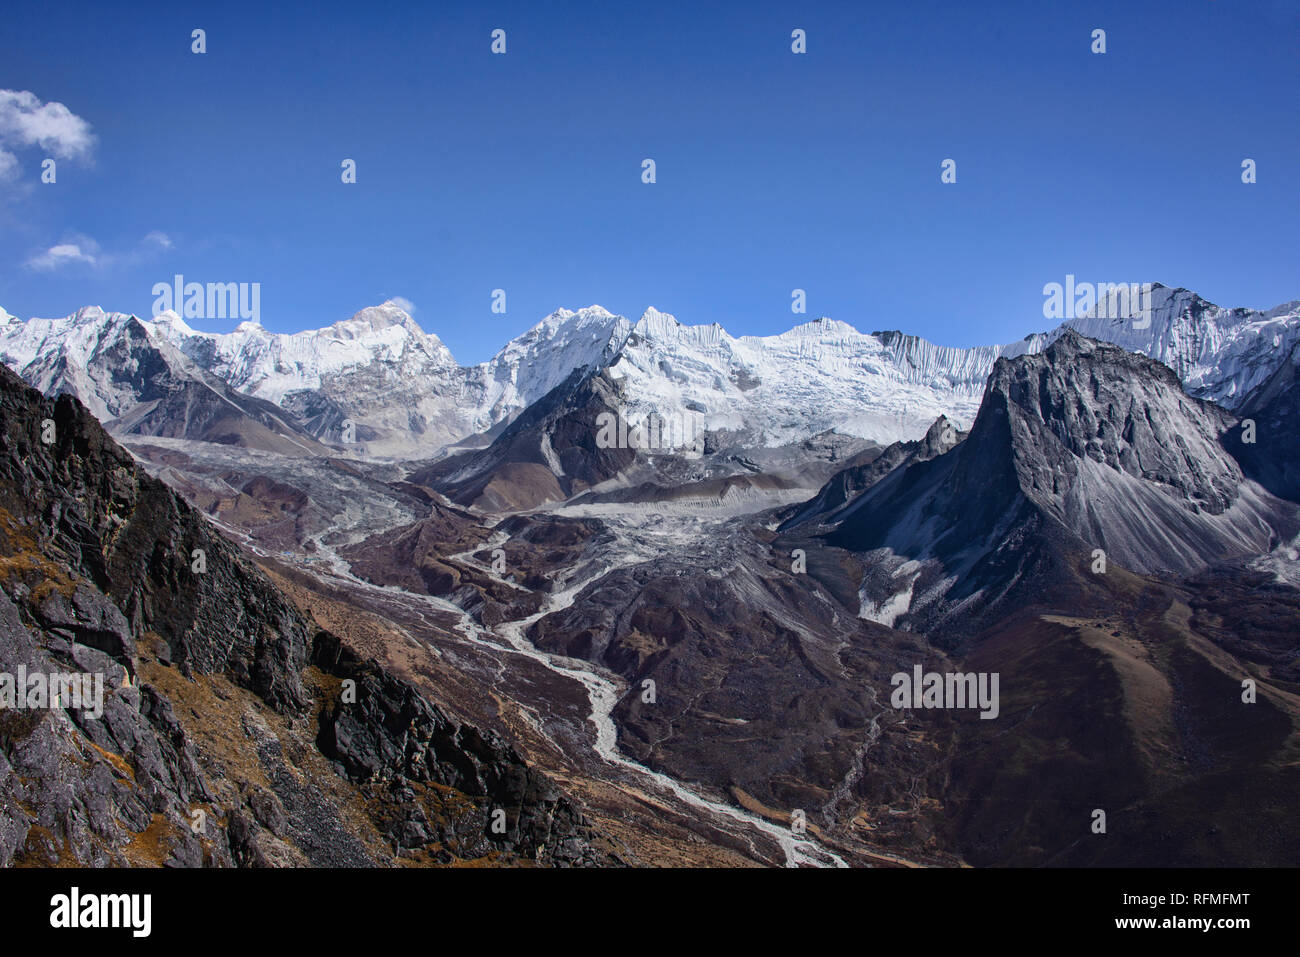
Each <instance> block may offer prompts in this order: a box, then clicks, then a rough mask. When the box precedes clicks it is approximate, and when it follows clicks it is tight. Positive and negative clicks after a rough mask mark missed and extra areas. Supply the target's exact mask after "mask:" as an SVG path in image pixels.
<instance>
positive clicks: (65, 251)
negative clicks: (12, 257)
mask: <svg viewBox="0 0 1300 957" xmlns="http://www.w3.org/2000/svg"><path fill="white" fill-rule="evenodd" d="M95 262H96V257H95V254H94V253H93V252H90V251H88V250H83V249H82V248H81V246H80V245H79V244H77V243H60V244H59V245H57V246H51V247H50V248H49V249H47V250H45V252H43V253H41V254H40V255H38V256H33V257H32V258H31V259H29V260H27V262H26V264H25V265H26V266H27V268H28V269H35V270H37V271H38V272H53V271H54V270H56V269H61V268H62V267H64V266H70V265H73V264H74V263H86V264H88V265H91V266H93V265H95Z"/></svg>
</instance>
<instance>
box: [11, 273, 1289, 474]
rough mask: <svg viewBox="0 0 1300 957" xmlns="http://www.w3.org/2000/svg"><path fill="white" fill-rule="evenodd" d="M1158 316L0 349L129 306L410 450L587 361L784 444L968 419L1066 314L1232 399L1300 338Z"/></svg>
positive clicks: (594, 315)
mask: <svg viewBox="0 0 1300 957" xmlns="http://www.w3.org/2000/svg"><path fill="white" fill-rule="evenodd" d="M1149 316H1150V322H1149V323H1146V322H1144V323H1137V322H1135V321H1134V320H1133V319H1131V318H1130V319H1113V318H1108V317H1107V315H1106V313H1105V311H1103V310H1100V309H1098V310H1094V312H1093V313H1092V314H1090V315H1088V316H1084V317H1082V318H1078V319H1072V320H1070V321H1069V322H1067V323H1064V324H1062V325H1060V326H1059V327H1058V328H1056V329H1054V330H1052V331H1051V332H1046V333H1042V332H1036V333H1031V334H1030V335H1028V336H1026V337H1025V338H1024V339H1021V340H1018V341H1016V342H1012V343H1007V344H1003V345H990V346H978V347H974V348H957V347H951V346H941V345H936V344H935V343H932V342H928V341H926V340H924V339H921V338H919V337H917V336H911V335H906V334H904V333H903V332H875V333H871V334H868V333H864V332H861V331H859V330H858V329H857V328H855V327H854V326H853V325H852V324H850V323H847V322H844V321H841V320H836V319H832V318H829V317H821V318H818V319H813V320H811V321H808V322H803V323H800V324H798V325H796V326H794V327H793V328H791V329H790V330H788V331H786V332H783V333H780V334H778V335H770V336H740V337H734V336H732V335H730V334H729V333H728V332H727V331H726V330H725V329H724V328H723V327H722V326H721V325H719V324H718V323H716V322H712V323H703V324H699V325H688V324H685V323H682V322H680V321H679V320H678V319H677V318H676V317H674V316H672V315H670V314H668V313H666V312H661V311H660V310H658V309H656V308H654V307H649V308H647V309H646V310H645V311H644V312H643V313H642V314H641V316H640V317H639V318H638V319H636V320H635V321H632V320H629V319H627V318H625V317H623V316H619V315H616V314H614V313H612V312H610V311H609V310H607V309H605V308H603V307H601V306H598V305H592V306H588V307H586V308H582V309H577V310H571V309H557V310H556V311H555V312H552V313H551V314H550V315H548V316H546V317H545V318H543V319H542V320H541V321H540V322H539V323H537V324H536V325H535V326H533V327H532V328H531V329H529V330H528V331H526V332H524V333H523V334H522V335H519V336H517V337H515V338H514V339H512V340H511V341H510V342H508V343H507V344H506V345H505V347H504V348H502V349H501V351H500V352H498V353H497V354H496V355H495V356H493V357H492V358H491V359H489V360H488V361H486V362H482V363H479V364H477V365H471V366H462V365H460V364H459V363H457V362H456V360H455V358H454V357H453V356H452V353H451V351H450V350H449V349H448V348H447V347H446V345H444V344H443V342H442V340H441V339H439V338H438V336H437V335H436V334H434V333H427V332H425V331H424V330H423V329H421V327H420V326H419V325H418V324H417V323H416V322H415V321H414V320H413V319H412V318H411V316H410V315H409V314H408V313H407V312H406V311H405V310H404V309H403V308H402V306H401V305H400V304H399V303H397V302H395V301H391V300H390V301H388V302H384V303H382V304H380V305H377V306H370V307H367V308H365V309H362V310H360V311H359V312H357V313H356V314H355V315H353V316H351V317H349V318H347V319H343V320H341V321H339V322H336V323H334V324H332V325H329V326H325V327H324V328H321V329H316V330H310V331H305V332H298V333H292V334H289V333H273V332H269V331H268V330H266V329H265V328H263V327H262V326H260V325H258V324H256V323H251V322H244V323H241V324H240V325H239V326H238V327H237V328H235V329H234V330H233V331H231V332H228V333H211V332H202V331H198V330H195V329H194V328H192V327H191V326H190V325H189V324H188V323H186V322H185V320H183V319H182V318H181V317H180V316H179V315H177V314H176V313H174V312H164V313H161V314H159V315H158V316H155V317H154V318H152V319H134V320H133V317H130V316H126V315H125V314H122V313H105V312H104V311H103V310H101V309H99V308H97V307H86V308H84V309H80V310H78V311H77V312H76V313H75V314H73V315H72V316H69V317H67V318H65V319H31V320H28V321H27V322H20V321H18V320H16V319H14V318H13V317H11V316H9V315H8V313H4V314H3V315H2V316H0V359H3V361H5V362H6V363H8V364H9V365H10V366H11V367H13V368H14V369H15V370H18V371H19V372H22V373H23V374H24V375H25V377H27V378H28V381H30V382H32V383H33V384H35V385H38V386H41V387H46V386H48V385H49V384H50V382H51V381H52V380H50V378H49V377H48V376H46V377H45V378H44V379H41V378H40V375H39V373H40V370H42V369H48V368H50V367H51V366H52V365H53V364H55V363H57V362H58V361H59V359H63V360H66V362H67V364H68V365H69V366H72V367H79V368H85V367H86V363H87V362H88V361H89V360H90V359H91V357H92V355H101V356H103V358H104V361H110V359H111V353H110V352H109V351H106V350H108V348H109V345H110V343H111V342H113V341H114V340H115V338H116V337H119V336H120V335H121V334H122V330H123V328H124V326H123V323H125V322H126V321H128V320H132V321H135V322H138V323H139V324H140V326H141V327H143V328H144V329H145V330H146V331H147V332H148V335H149V336H150V337H152V338H154V339H157V340H160V341H166V342H167V343H169V344H170V345H171V346H172V347H173V348H174V349H175V350H177V351H178V352H179V353H181V354H182V355H184V356H185V357H186V358H187V359H188V360H189V361H191V362H192V363H194V365H195V366H196V367H198V368H200V369H202V370H204V371H206V372H209V373H211V374H213V375H215V376H217V377H219V378H221V379H223V380H224V381H226V382H227V383H228V384H229V385H230V386H231V387H232V388H234V389H235V390H237V391H238V392H242V393H246V394H248V395H251V396H254V397H257V398H259V399H264V400H266V401H269V402H272V403H275V404H276V405H278V406H280V407H281V408H282V409H284V410H285V411H286V412H289V413H291V414H292V415H294V416H296V417H298V418H299V419H301V420H302V422H303V423H304V424H305V427H306V428H307V430H308V431H309V432H310V434H312V435H313V436H315V437H316V438H318V439H320V440H322V441H324V442H326V443H329V444H332V445H335V446H336V447H340V448H341V449H342V450H343V451H345V452H352V453H354V454H358V455H364V456H369V457H376V458H391V459H399V458H425V457H430V456H433V455H436V454H438V452H439V451H440V450H441V449H443V448H444V447H446V446H447V445H448V444H450V443H454V442H458V441H462V440H465V439H467V438H468V437H472V436H476V435H481V434H482V433H487V432H490V431H492V430H494V429H497V428H498V427H500V426H501V425H502V424H504V423H506V422H509V421H510V420H512V419H513V418H514V417H515V416H516V415H518V414H519V413H520V412H521V411H522V410H523V409H525V408H527V407H528V406H529V405H531V404H532V403H534V402H537V401H538V400H539V399H541V398H542V397H543V396H545V395H546V394H547V393H548V392H550V391H551V390H552V389H554V388H556V387H557V386H559V385H560V384H562V383H563V382H565V381H566V380H567V378H568V377H569V376H570V375H571V374H572V373H573V372H574V371H575V370H580V369H606V370H608V374H609V376H610V378H611V379H612V380H614V381H616V382H618V383H619V384H620V386H621V388H622V390H623V392H624V396H625V402H626V403H627V408H626V415H627V417H628V418H629V419H631V420H634V421H635V420H639V419H642V418H645V417H646V416H648V415H650V414H652V413H653V414H658V415H661V416H671V415H676V414H684V413H687V412H689V413H690V414H691V415H692V416H698V417H700V419H701V422H702V427H703V429H705V430H706V431H709V432H713V433H717V434H719V435H721V436H722V437H723V439H722V440H723V441H726V440H727V439H726V437H728V436H730V438H731V439H733V440H734V441H736V442H738V443H747V444H751V445H764V446H780V445H786V444H789V443H792V442H798V441H802V440H804V439H806V438H807V437H808V436H810V435H813V434H817V433H819V432H825V431H828V430H833V431H836V432H839V433H842V434H845V435H850V436H854V437H858V438H863V439H868V440H871V441H874V442H878V443H880V444H882V445H883V444H889V443H892V442H896V441H905V440H913V439H917V438H919V437H921V436H922V435H924V434H925V431H926V429H927V428H928V427H929V425H930V423H932V422H933V421H934V420H935V419H936V418H937V417H938V416H940V415H946V416H948V417H949V418H950V419H952V420H953V421H954V423H955V424H956V425H957V426H958V427H959V428H966V427H968V426H969V425H970V423H971V422H972V421H973V419H974V417H975V414H976V412H977V410H978V408H979V401H980V397H981V395H982V394H983V391H984V385H985V382H986V381H987V379H988V376H989V373H990V372H991V371H992V370H993V367H994V364H995V363H996V362H997V360H998V359H1001V358H1014V357H1016V356H1020V355H1028V354H1034V353H1038V352H1041V351H1042V350H1043V349H1044V348H1046V347H1047V345H1048V344H1050V343H1051V342H1053V341H1055V340H1056V339H1058V338H1059V337H1060V336H1061V335H1062V334H1063V333H1064V331H1065V330H1066V329H1074V330H1076V331H1078V332H1080V333H1081V334H1083V335H1085V336H1088V337H1092V338H1097V339H1101V340H1104V341H1108V342H1113V343H1115V344H1117V345H1119V346H1121V347H1123V348H1125V349H1127V350H1130V351H1133V352H1138V353H1141V354H1143V355H1146V356H1149V357H1151V358H1154V359H1157V360H1159V361H1160V362H1162V363H1165V364H1166V365H1168V366H1169V367H1170V368H1172V369H1173V370H1174V371H1175V372H1176V373H1177V374H1178V375H1179V377H1180V378H1181V379H1182V381H1183V383H1184V385H1185V387H1186V388H1187V390H1188V392H1189V393H1191V394H1192V395H1195V396H1197V397H1200V398H1208V399H1212V400H1214V401H1216V402H1220V403H1221V404H1223V405H1225V406H1226V407H1228V408H1229V409H1235V407H1236V406H1237V404H1239V403H1240V402H1241V401H1242V399H1243V397H1244V396H1245V395H1246V394H1247V393H1249V392H1250V391H1251V390H1252V389H1255V388H1257V387H1258V386H1259V385H1260V383H1262V382H1264V381H1265V380H1266V379H1267V378H1268V377H1269V376H1270V375H1271V374H1272V373H1273V372H1274V371H1275V370H1276V368H1277V367H1278V365H1279V363H1281V362H1282V361H1283V360H1284V358H1285V356H1286V355H1288V354H1289V353H1290V351H1291V350H1292V349H1293V348H1294V347H1295V346H1296V345H1297V344H1300V303H1298V302H1292V303H1288V304H1286V305H1283V306H1279V307H1277V308H1275V309H1271V310H1268V311H1266V312H1259V311H1255V310H1249V309H1223V308H1220V307H1218V306H1215V305H1213V304H1211V303H1208V302H1206V301H1205V300H1203V299H1201V298H1200V297H1199V296H1197V295H1196V294H1195V293H1192V292H1189V291H1188V290H1185V289H1170V288H1168V287H1166V286H1162V285H1159V284H1152V285H1151V294H1150V311H1149ZM899 324H900V325H904V323H899ZM24 370H27V371H26V372H24ZM67 375H68V376H71V377H75V375H76V373H75V372H69V373H68V374H67ZM119 378H124V379H126V380H129V378H130V377H129V376H125V377H119ZM127 401H128V399H127V398H119V400H118V403H119V404H121V403H124V402H127ZM88 404H90V405H92V408H94V407H95V406H94V404H93V400H91V401H88ZM98 408H100V409H101V410H102V408H103V405H102V404H101V406H100V407H98ZM97 414H98V412H97Z"/></svg>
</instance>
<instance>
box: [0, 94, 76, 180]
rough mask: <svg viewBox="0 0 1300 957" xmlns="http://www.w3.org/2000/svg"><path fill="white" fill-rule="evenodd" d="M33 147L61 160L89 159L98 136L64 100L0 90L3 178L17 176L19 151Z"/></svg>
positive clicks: (0, 137) (1, 166)
mask: <svg viewBox="0 0 1300 957" xmlns="http://www.w3.org/2000/svg"><path fill="white" fill-rule="evenodd" d="M33 146H39V147H40V148H41V149H43V150H45V151H46V152H47V153H48V154H50V155H52V156H55V157H57V158H59V159H89V158H90V155H91V152H92V150H93V149H94V147H95V135H94V134H93V133H92V132H91V131H90V124H89V123H87V122H86V121H85V120H83V119H82V118H81V117H79V116H77V114H75V113H73V112H72V111H71V110H70V109H68V108H67V107H66V106H64V105H63V104H62V103H42V102H41V100H40V98H39V97H38V96H37V95H36V94H35V93H32V92H30V91H29V90H0V179H5V180H8V179H14V178H16V177H17V175H18V169H19V164H18V156H17V153H16V151H17V150H20V149H27V148H30V147H33Z"/></svg>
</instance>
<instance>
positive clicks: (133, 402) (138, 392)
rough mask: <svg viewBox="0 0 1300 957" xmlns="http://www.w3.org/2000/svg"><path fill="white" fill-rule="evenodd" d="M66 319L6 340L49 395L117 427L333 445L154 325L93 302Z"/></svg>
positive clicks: (315, 449) (282, 448)
mask: <svg viewBox="0 0 1300 957" xmlns="http://www.w3.org/2000/svg"><path fill="white" fill-rule="evenodd" d="M61 322H62V325H61V326H59V327H58V328H51V329H49V330H48V331H47V332H46V334H45V338H44V340H42V341H40V342H39V343H35V344H34V343H31V342H27V341H25V340H23V339H20V340H19V341H9V342H7V343H6V352H5V353H4V358H5V359H6V361H8V362H10V363H11V364H12V365H13V366H14V367H15V368H16V369H18V371H20V373H21V375H22V376H23V378H24V379H25V380H26V381H27V382H28V383H29V384H30V385H33V386H35V387H36V388H38V389H40V390H41V391H42V392H44V393H45V394H46V395H50V396H53V395H58V394H60V393H65V392H66V393H68V394H69V395H72V396H73V397H75V398H77V399H78V400H80V401H81V402H82V404H83V405H85V406H86V407H87V408H88V409H90V411H91V412H93V413H94V414H95V416H96V417H97V418H98V419H99V420H100V421H101V422H102V423H103V424H104V425H106V426H107V427H108V428H109V429H110V430H111V431H113V432H115V433H117V434H121V435H152V436H165V437H172V438H187V439H195V440H199V441H204V442H219V443H221V444H224V445H235V446H240V447H243V448H254V449H265V450H268V451H274V452H280V453H282V454H285V455H320V454H323V453H324V452H325V451H326V449H325V448H324V447H323V446H321V445H320V444H319V443H317V442H316V441H315V440H314V439H313V438H312V437H311V436H309V435H307V434H306V433H305V432H304V431H303V430H302V429H301V427H300V425H299V423H298V422H297V421H296V420H295V418H294V416H293V415H292V413H289V412H286V411H285V410H283V409H280V408H278V407H276V406H275V405H273V404H272V403H270V402H266V401H263V400H262V399H258V398H254V397H253V396H249V395H244V394H243V393H241V392H238V391H236V390H235V389H234V388H232V387H231V386H230V385H229V384H228V383H227V382H226V381H225V380H223V379H221V378H219V377H218V376H216V375H213V374H211V373H210V372H208V371H206V370H205V369H203V368H202V367H200V366H197V365H195V364H194V363H193V362H191V361H190V360H189V359H188V358H186V357H185V356H184V355H182V354H181V353H180V352H179V351H178V350H177V349H176V348H175V347H174V346H173V345H172V344H171V343H170V342H168V341H167V339H166V338H165V337H164V336H162V335H159V334H155V332H154V331H153V330H154V328H155V327H154V326H152V324H147V323H145V322H142V321H141V320H139V319H137V318H135V317H134V316H124V315H120V314H112V315H108V314H105V313H102V312H100V311H99V310H90V309H87V310H82V311H81V312H80V313H78V314H77V316H75V317H72V319H71V320H62V321H61ZM19 328H20V331H22V332H28V330H27V329H26V328H25V327H19ZM35 337H37V333H36V331H35V329H33V330H30V334H29V336H28V338H35ZM9 350H12V351H9Z"/></svg>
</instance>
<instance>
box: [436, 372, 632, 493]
mask: <svg viewBox="0 0 1300 957" xmlns="http://www.w3.org/2000/svg"><path fill="white" fill-rule="evenodd" d="M621 409H622V401H621V397H620V394H619V390H618V387H617V386H616V385H615V384H614V383H613V382H611V381H610V379H609V378H608V377H607V376H605V375H603V374H592V373H589V372H586V371H585V370H579V371H578V372H575V373H574V374H573V375H571V376H570V377H569V378H568V379H567V380H566V381H565V382H564V383H563V384H561V385H559V386H557V387H556V388H555V389H553V390H551V391H550V392H548V393H547V394H546V396H545V397H544V398H542V399H541V400H540V401H538V402H536V403H534V404H533V405H531V406H529V407H528V408H527V409H526V410H524V412H523V413H521V414H520V415H519V417H518V418H517V419H515V420H514V421H513V422H511V423H510V425H509V426H508V427H507V428H506V429H505V430H504V431H503V432H502V433H501V434H500V435H499V436H497V438H496V439H495V440H494V441H493V442H492V444H491V445H490V446H488V447H487V448H486V449H484V450H482V451H481V452H476V453H472V454H470V455H469V456H467V457H466V458H465V459H461V460H456V461H454V462H448V463H444V464H442V466H441V468H440V469H439V471H440V472H441V475H440V476H439V477H438V479H437V480H436V485H437V487H438V488H439V489H440V490H441V491H443V492H445V493H446V495H447V496H448V497H449V498H450V499H452V500H453V501H455V502H459V503H461V504H463V505H478V506H480V507H482V508H485V509H488V510H494V511H504V510H513V509H523V508H532V507H534V506H537V505H540V504H542V503H544V502H548V501H558V500H561V499H564V498H567V497H569V496H570V495H573V494H575V493H577V492H580V491H582V490H584V489H586V488H590V487H591V486H593V485H596V484H597V483H599V482H603V481H604V480H606V479H608V478H612V477H613V476H615V475H617V474H618V473H619V472H621V471H622V470H623V469H625V468H627V466H628V465H630V464H631V463H632V460H633V459H635V458H636V450H635V449H633V448H630V447H622V448H620V447H618V443H617V442H614V443H604V442H602V441H601V433H602V426H603V423H605V422H607V421H609V420H608V419H605V418H602V417H603V416H609V417H613V419H615V420H616V419H617V417H618V416H619V415H620V412H621ZM616 434H617V433H615V435H616ZM607 444H609V445H613V447H609V448H606V447H603V446H604V445H607ZM448 469H452V471H450V472H448V471H447V470H448ZM422 480H423V478H422V477H421V476H420V475H419V474H418V473H417V474H416V475H414V476H412V481H417V482H418V481H422Z"/></svg>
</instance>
